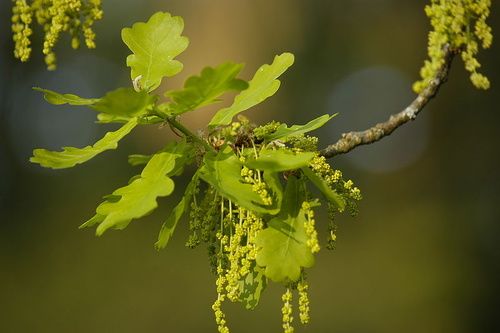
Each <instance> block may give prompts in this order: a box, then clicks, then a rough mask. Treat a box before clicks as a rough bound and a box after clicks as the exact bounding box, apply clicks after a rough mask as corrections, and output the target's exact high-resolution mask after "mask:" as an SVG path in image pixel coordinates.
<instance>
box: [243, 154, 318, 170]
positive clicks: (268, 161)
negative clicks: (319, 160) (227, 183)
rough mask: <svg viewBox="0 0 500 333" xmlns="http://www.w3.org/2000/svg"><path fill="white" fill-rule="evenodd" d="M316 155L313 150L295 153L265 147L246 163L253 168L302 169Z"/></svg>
mask: <svg viewBox="0 0 500 333" xmlns="http://www.w3.org/2000/svg"><path fill="white" fill-rule="evenodd" d="M314 156H316V154H315V153H312V152H302V153H294V152H292V151H289V150H283V149H280V150H273V149H263V150H262V151H261V152H259V156H258V157H257V158H252V157H251V158H249V159H248V160H247V161H245V165H246V166H247V167H249V168H251V169H258V170H266V171H272V172H280V171H286V170H294V169H300V168H302V167H304V166H307V165H309V162H310V161H311V160H312V159H313V158H314Z"/></svg>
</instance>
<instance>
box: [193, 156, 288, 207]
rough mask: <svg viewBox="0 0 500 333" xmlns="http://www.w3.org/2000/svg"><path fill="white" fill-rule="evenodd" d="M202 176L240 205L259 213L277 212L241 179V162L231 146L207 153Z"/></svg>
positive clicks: (201, 172)
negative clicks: (267, 205) (217, 151)
mask: <svg viewBox="0 0 500 333" xmlns="http://www.w3.org/2000/svg"><path fill="white" fill-rule="evenodd" d="M200 178H201V179H203V180H204V181H206V182H207V183H209V184H210V185H212V186H213V187H214V188H215V189H216V190H217V191H218V192H219V193H220V194H221V195H222V196H224V197H226V198H227V199H229V200H231V201H233V202H235V203H236V204H238V205H239V206H241V207H243V208H246V209H249V210H251V211H254V212H257V213H267V214H277V213H278V211H277V210H276V208H275V207H274V206H273V207H266V206H265V205H264V202H263V201H262V199H261V198H260V196H259V195H258V194H257V193H256V192H254V191H253V190H252V185H250V184H245V183H243V182H242V181H241V163H240V161H239V160H238V157H237V156H236V155H235V154H234V153H233V151H232V150H231V148H230V147H226V148H225V149H223V150H221V151H219V153H218V154H213V153H206V154H205V157H204V164H203V166H202V167H201V168H200Z"/></svg>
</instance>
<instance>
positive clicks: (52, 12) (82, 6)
mask: <svg viewBox="0 0 500 333" xmlns="http://www.w3.org/2000/svg"><path fill="white" fill-rule="evenodd" d="M12 13H13V15H12V31H13V33H14V35H13V39H14V43H15V49H14V56H15V57H16V58H18V59H20V60H21V61H27V60H28V59H29V57H30V54H31V48H30V44H31V42H30V40H29V37H30V36H31V35H32V30H31V27H30V25H31V23H32V17H33V16H34V17H35V19H36V22H37V23H38V24H39V25H41V26H42V27H43V30H44V32H45V37H44V42H43V54H44V55H45V63H46V64H47V68H48V69H49V70H54V69H55V68H56V56H55V53H54V50H53V49H54V46H55V45H56V43H57V41H58V40H59V38H60V35H61V33H63V32H67V33H69V34H70V35H71V37H72V38H71V46H72V48H74V49H77V48H78V47H79V46H80V38H81V36H83V38H84V40H85V44H86V45H87V47H88V48H95V42H94V39H95V33H94V31H93V30H92V26H93V25H94V23H95V21H97V20H100V19H101V18H102V15H103V12H102V10H101V0H33V1H32V2H31V5H30V4H28V0H14V6H13V9H12Z"/></svg>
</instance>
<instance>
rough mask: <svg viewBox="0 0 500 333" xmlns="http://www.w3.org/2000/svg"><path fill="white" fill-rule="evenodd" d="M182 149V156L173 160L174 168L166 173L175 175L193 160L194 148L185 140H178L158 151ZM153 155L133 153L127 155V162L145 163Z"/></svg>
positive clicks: (133, 164)
mask: <svg viewBox="0 0 500 333" xmlns="http://www.w3.org/2000/svg"><path fill="white" fill-rule="evenodd" d="M173 150H177V151H182V156H180V157H178V158H177V159H176V160H175V168H174V169H173V170H172V171H171V172H170V173H169V174H168V175H169V176H177V175H178V174H180V173H182V171H183V168H184V166H186V165H189V164H191V163H192V162H194V160H193V156H194V153H195V149H194V147H193V145H191V144H188V143H187V142H186V140H183V141H180V142H171V143H170V144H168V145H167V146H166V147H164V148H163V149H162V150H160V151H159V153H160V152H163V151H167V152H169V151H173ZM152 157H153V155H141V154H133V155H129V156H128V163H129V164H130V165H132V166H137V165H142V164H147V163H148V162H149V160H150V159H151V158H152Z"/></svg>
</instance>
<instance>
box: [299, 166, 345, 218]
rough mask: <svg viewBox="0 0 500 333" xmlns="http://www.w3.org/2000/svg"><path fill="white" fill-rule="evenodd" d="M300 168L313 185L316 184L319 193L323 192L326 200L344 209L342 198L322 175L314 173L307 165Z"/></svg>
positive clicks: (340, 209)
mask: <svg viewBox="0 0 500 333" xmlns="http://www.w3.org/2000/svg"><path fill="white" fill-rule="evenodd" d="M301 170H302V172H303V173H304V175H305V176H306V177H307V178H309V180H310V181H311V183H313V185H314V186H316V187H317V188H318V190H320V191H321V193H323V194H324V196H325V197H326V198H327V199H328V201H330V202H331V203H333V204H335V205H336V206H337V207H338V209H339V211H343V210H344V208H345V200H344V198H342V196H341V195H339V194H337V193H336V192H335V191H334V190H332V189H331V188H330V186H328V184H327V183H326V181H325V180H324V179H323V178H322V177H320V176H318V175H317V174H315V173H314V172H313V171H312V170H311V169H309V167H303V168H302V169H301Z"/></svg>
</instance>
